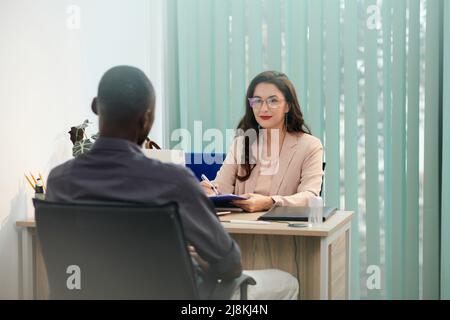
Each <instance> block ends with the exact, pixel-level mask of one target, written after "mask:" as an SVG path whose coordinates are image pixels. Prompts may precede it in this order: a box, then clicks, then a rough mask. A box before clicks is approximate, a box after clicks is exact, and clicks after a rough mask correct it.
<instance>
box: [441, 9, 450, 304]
mask: <svg viewBox="0 0 450 320" xmlns="http://www.w3.org/2000/svg"><path fill="white" fill-rule="evenodd" d="M443 92H444V97H443V116H442V119H443V120H442V124H443V139H442V148H443V150H442V151H443V152H442V192H441V194H442V210H441V212H442V218H441V298H442V299H447V300H450V201H449V199H448V196H449V195H450V166H449V165H448V164H449V163H450V2H449V1H445V2H444V86H443Z"/></svg>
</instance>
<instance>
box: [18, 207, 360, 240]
mask: <svg viewBox="0 0 450 320" xmlns="http://www.w3.org/2000/svg"><path fill="white" fill-rule="evenodd" d="M262 214H264V212H258V213H237V214H227V215H224V216H220V220H221V221H227V220H228V221H229V220H257V219H258V217H259V216H261V215H262ZM352 216H353V212H350V211H338V212H336V213H335V214H334V215H333V216H332V217H331V218H330V219H328V220H327V221H326V222H325V223H324V224H323V225H321V226H320V227H313V228H293V227H289V226H288V223H284V222H271V223H270V224H237V223H228V222H222V224H223V226H224V228H225V230H227V231H228V232H229V233H235V234H266V235H291V236H309V237H327V236H329V235H331V234H332V233H334V232H335V231H336V230H339V228H340V227H342V226H343V225H345V224H346V223H348V222H349V221H351V219H352ZM293 223H297V222H293ZM16 226H17V227H20V228H34V227H36V222H35V221H34V220H33V219H30V220H22V221H17V222H16Z"/></svg>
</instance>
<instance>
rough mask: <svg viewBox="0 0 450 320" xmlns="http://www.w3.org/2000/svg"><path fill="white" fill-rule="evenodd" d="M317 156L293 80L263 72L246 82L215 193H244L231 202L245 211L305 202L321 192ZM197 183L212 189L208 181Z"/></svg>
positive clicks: (316, 141) (319, 152)
mask: <svg viewBox="0 0 450 320" xmlns="http://www.w3.org/2000/svg"><path fill="white" fill-rule="evenodd" d="M252 133H254V134H252ZM322 158H323V147H322V144H321V142H320V140H319V139H317V138H315V137H313V136H312V135H311V133H310V130H309V129H308V127H307V126H306V125H305V122H304V120H303V115H302V112H301V110H300V104H299V102H298V99H297V94H296V92H295V88H294V86H293V84H292V82H291V81H290V80H289V79H288V78H287V76H286V75H285V74H283V73H279V72H274V71H267V72H263V73H261V74H259V75H258V76H256V77H255V78H254V79H253V81H252V82H251V83H250V86H249V88H248V90H247V99H246V109H245V115H244V117H243V118H242V120H241V121H240V123H239V125H238V135H237V137H236V138H235V139H234V141H233V144H232V146H231V149H230V151H229V153H228V154H227V157H226V159H225V161H224V164H223V165H222V167H221V169H220V170H219V172H218V173H217V176H216V179H215V180H214V181H213V183H214V184H215V186H216V187H217V189H218V191H219V192H220V193H234V194H237V195H244V196H246V197H247V198H248V199H247V200H239V201H234V202H233V204H235V205H237V206H239V207H241V208H242V209H244V210H245V211H247V212H256V211H264V210H268V209H270V208H271V207H272V206H273V205H277V206H307V205H308V200H309V199H310V198H311V197H314V196H318V195H319V193H320V188H321V184H322V177H323V170H322ZM201 185H202V187H203V188H204V189H205V191H206V193H207V194H213V193H214V192H213V190H212V189H211V186H210V185H209V184H208V183H207V182H202V183H201Z"/></svg>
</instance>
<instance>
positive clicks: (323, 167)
mask: <svg viewBox="0 0 450 320" xmlns="http://www.w3.org/2000/svg"><path fill="white" fill-rule="evenodd" d="M326 166H327V164H326V163H325V162H323V163H322V170H323V173H324V176H325V167H326ZM322 192H323V177H322V184H321V185H320V194H319V196H322Z"/></svg>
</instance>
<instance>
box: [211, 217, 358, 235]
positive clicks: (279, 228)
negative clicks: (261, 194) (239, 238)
mask: <svg viewBox="0 0 450 320" xmlns="http://www.w3.org/2000/svg"><path fill="white" fill-rule="evenodd" d="M263 214H264V212H258V213H239V214H228V215H224V216H220V220H221V221H227V220H228V221H229V220H257V219H258V218H259V216H261V215H263ZM352 216H353V212H350V211H338V212H336V213H335V214H334V215H333V216H332V217H331V218H330V219H328V220H327V221H326V222H325V223H323V224H322V225H321V226H318V227H311V228H308V227H306V228H294V227H289V226H288V223H287V222H271V223H270V224H237V223H228V222H222V224H223V226H224V228H225V230H227V231H228V232H229V233H232V234H233V233H236V234H265V235H290V236H309V237H327V236H329V235H331V234H332V233H334V232H335V231H337V230H339V228H340V227H342V226H344V225H345V224H347V223H348V222H350V221H351V219H352ZM292 223H299V222H295V221H293V222H292ZM300 223H301V224H303V223H302V222H300ZM304 224H305V225H306V223H304Z"/></svg>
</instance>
